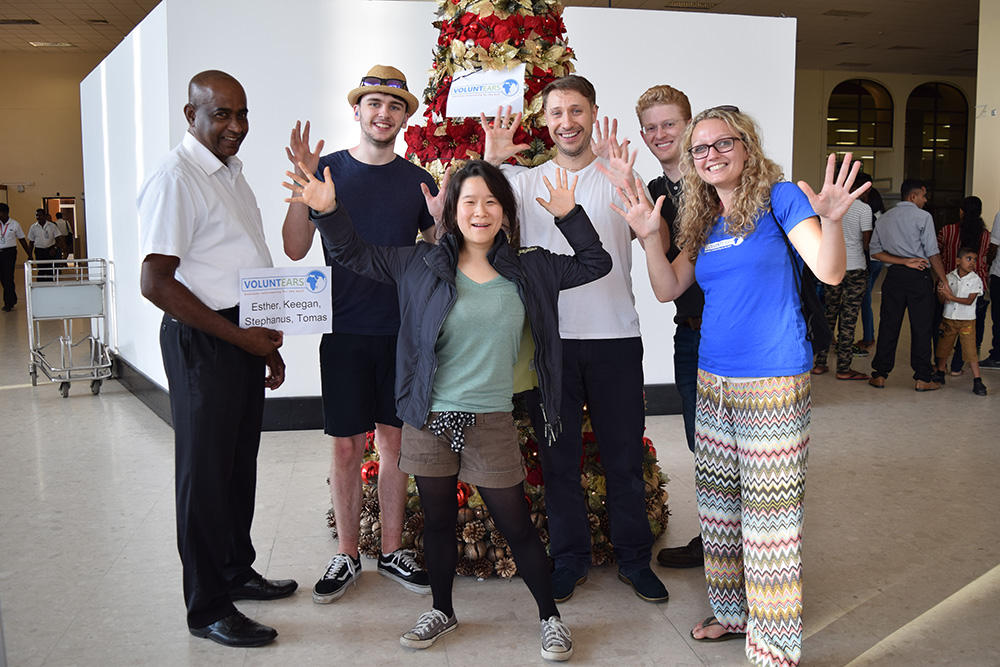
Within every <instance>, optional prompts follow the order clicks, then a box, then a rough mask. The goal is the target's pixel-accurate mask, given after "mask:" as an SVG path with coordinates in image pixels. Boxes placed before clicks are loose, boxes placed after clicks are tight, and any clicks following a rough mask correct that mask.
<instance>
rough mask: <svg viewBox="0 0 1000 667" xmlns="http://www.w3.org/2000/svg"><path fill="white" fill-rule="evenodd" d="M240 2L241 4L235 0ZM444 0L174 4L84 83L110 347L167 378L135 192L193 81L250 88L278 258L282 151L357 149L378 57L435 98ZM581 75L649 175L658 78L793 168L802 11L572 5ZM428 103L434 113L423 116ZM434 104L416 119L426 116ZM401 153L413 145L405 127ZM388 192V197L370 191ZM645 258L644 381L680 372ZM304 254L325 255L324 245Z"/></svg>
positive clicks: (293, 388)
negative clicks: (302, 140)
mask: <svg viewBox="0 0 1000 667" xmlns="http://www.w3.org/2000/svg"><path fill="white" fill-rule="evenodd" d="M234 8H238V11H236V10H234ZM435 8H436V4H435V3H431V2H381V1H370V2H368V1H364V0H338V1H337V2H329V1H328V0H289V2H286V3H281V4H280V5H278V4H275V3H273V2H270V1H269V0H243V2H240V3H238V4H234V3H232V2H223V1H222V0H198V1H196V0H164V2H163V3H162V4H160V5H159V6H158V7H157V8H156V9H155V10H154V11H153V12H152V13H150V14H149V16H147V17H146V19H145V20H144V21H143V22H142V23H141V24H139V26H137V27H136V29H135V30H134V31H133V32H132V33H131V34H130V35H129V36H128V37H127V38H126V39H125V40H124V41H123V42H122V44H121V45H120V46H119V47H118V48H117V49H115V51H113V52H112V53H111V54H110V55H109V56H108V57H107V59H105V60H104V62H103V63H102V64H101V65H100V66H99V67H98V68H97V69H96V70H94V71H93V72H92V73H91V74H90V75H89V76H88V77H87V78H86V79H85V80H84V81H83V83H82V84H81V87H80V88H81V96H82V107H83V119H82V123H83V140H84V143H83V146H84V176H85V186H86V206H87V219H88V221H89V225H88V229H89V234H90V238H89V248H88V251H89V254H90V256H92V257H105V258H107V259H108V260H109V262H110V263H111V280H112V282H113V290H112V292H113V294H114V299H115V303H114V309H113V319H112V334H111V335H112V340H111V341H109V342H110V344H111V346H112V348H113V349H116V350H117V353H118V355H119V356H120V357H122V358H123V359H125V360H126V361H127V362H128V363H129V364H130V365H131V366H133V367H134V368H136V369H137V370H139V371H140V372H142V373H143V374H145V375H146V376H148V377H149V378H151V379H152V380H153V381H154V382H156V383H158V384H159V385H160V386H166V380H165V376H164V374H163V368H162V363H161V361H160V354H159V342H158V329H159V320H160V317H161V313H160V311H159V310H158V309H157V308H156V307H154V306H153V305H152V304H150V303H148V302H147V301H145V299H143V297H142V296H141V294H140V293H139V265H140V262H141V260H142V258H141V257H140V251H139V238H138V227H137V221H136V218H137V214H136V208H135V198H136V193H137V192H138V188H139V185H140V184H141V183H142V180H143V177H144V175H145V173H146V171H147V170H148V169H150V168H151V167H152V165H153V164H155V162H156V161H157V160H158V159H160V157H162V156H163V155H164V154H165V153H166V152H167V151H169V150H170V148H171V147H172V146H174V145H175V144H176V143H177V142H178V141H180V139H181V137H182V136H183V133H184V132H185V131H186V127H187V126H186V122H185V120H184V116H183V107H184V103H185V101H186V96H187V82H188V80H189V79H190V78H191V76H192V75H194V74H196V73H197V72H200V71H202V70H206V69H221V70H225V71H227V72H229V73H230V74H232V75H233V76H235V77H236V78H237V79H239V80H240V81H241V82H242V83H243V86H244V87H245V89H246V91H247V98H248V104H249V107H250V134H249V135H248V137H247V139H246V140H245V142H244V143H243V147H242V149H241V150H240V158H241V159H242V160H243V161H244V163H245V174H246V176H247V180H248V181H249V182H250V185H251V187H253V189H254V191H255V193H256V195H257V201H258V204H259V205H260V209H261V213H262V216H263V219H264V227H265V230H264V231H265V233H266V235H267V239H268V243H269V245H270V248H271V254H272V256H273V257H274V260H275V264H276V265H279V266H281V265H288V264H291V262H290V260H288V259H287V258H286V257H285V255H284V253H283V251H282V249H281V223H282V220H283V218H284V212H285V204H284V203H283V202H282V199H283V198H284V196H285V190H284V189H283V188H281V186H280V184H279V183H280V181H281V180H282V175H283V173H284V171H285V169H286V168H287V160H286V158H285V155H284V146H286V145H287V142H288V135H289V132H290V130H291V128H292V126H293V125H294V123H295V121H296V120H298V119H303V120H305V119H310V120H311V121H312V127H313V130H312V136H313V138H314V140H315V139H318V138H323V139H325V140H326V142H327V143H326V148H327V150H337V149H340V148H347V147H350V146H353V145H354V144H356V143H357V140H358V129H357V125H356V124H355V123H354V120H353V115H352V114H351V112H350V107H349V106H348V104H347V101H346V96H347V92H348V91H349V90H350V89H351V88H353V87H354V86H356V85H357V82H358V80H359V79H360V77H361V76H362V75H363V74H365V73H366V72H367V70H368V69H369V68H370V67H371V66H372V65H374V64H376V63H380V64H392V65H395V66H397V67H399V68H400V69H402V70H403V71H404V72H405V73H406V75H407V78H408V80H409V82H410V89H411V90H412V91H413V92H414V94H416V95H417V97H418V98H419V97H421V96H422V91H423V89H424V87H425V86H426V85H427V75H426V72H427V69H428V67H429V66H430V63H431V49H432V47H433V45H434V44H435V43H436V40H437V31H436V29H435V28H434V27H433V26H432V25H431V22H432V21H433V20H434V18H435V15H434V10H435ZM565 23H566V27H567V35H568V38H569V42H570V45H571V46H572V47H573V49H574V50H575V51H576V54H577V58H578V60H577V69H578V73H579V74H582V75H584V76H586V77H587V78H589V79H590V80H591V81H592V82H593V83H594V85H595V86H596V88H597V91H598V104H599V106H600V111H601V113H602V114H608V115H610V116H614V117H617V118H618V119H619V128H620V129H619V135H620V136H628V137H630V138H631V139H632V140H633V141H632V143H633V146H634V147H636V148H637V149H638V150H639V151H640V155H639V160H638V163H637V169H638V171H639V172H640V173H641V174H642V175H643V177H644V178H646V179H647V180H649V179H651V178H653V177H655V176H657V175H658V172H659V165H658V163H656V161H655V160H654V159H653V158H652V157H651V156H650V155H649V153H648V151H647V150H646V148H645V146H643V145H642V141H641V138H640V137H639V130H638V122H637V121H636V118H635V111H634V109H635V100H636V99H637V98H638V96H639V95H640V94H641V93H642V92H643V91H644V90H645V89H646V88H648V87H649V86H651V85H654V84H658V83H669V84H671V85H673V86H675V87H677V88H680V89H681V90H684V91H685V92H686V93H687V94H688V96H689V97H690V99H691V103H692V107H693V108H694V109H695V110H696V111H697V110H698V109H701V108H704V107H708V106H714V105H718V104H736V105H738V106H740V107H741V108H742V109H744V110H745V111H748V112H749V113H751V114H753V115H754V116H755V117H756V118H757V119H758V121H759V122H760V123H761V125H762V127H763V131H764V141H765V148H766V150H767V152H768V154H769V155H770V156H771V157H772V158H773V159H775V160H776V161H778V162H779V163H781V164H782V165H783V166H784V167H785V169H786V173H788V172H789V171H790V169H791V155H792V146H791V142H792V112H793V94H794V70H795V21H794V19H771V18H759V17H744V16H728V15H717V14H696V13H671V12H658V11H640V10H611V9H593V8H568V9H567V10H566V12H565ZM421 111H422V110H421ZM421 111H418V113H417V114H416V115H415V116H414V117H413V119H412V121H413V122H416V123H419V122H421V121H422V117H421V116H420V113H421ZM397 150H398V152H400V153H402V152H403V151H404V150H405V146H404V144H403V140H402V137H400V139H399V143H398V144H397ZM373 196H377V193H373ZM636 250H637V252H636V253H635V266H634V269H633V283H634V285H635V288H636V289H635V292H636V300H637V305H638V308H639V315H640V321H641V326H642V332H643V340H644V345H645V349H646V358H645V375H646V383H647V384H667V383H671V382H672V381H673V362H672V356H671V355H672V343H671V340H672V336H673V331H674V325H673V321H672V318H673V314H674V309H673V306H672V305H669V304H667V305H664V304H659V303H657V302H656V301H655V299H654V298H653V296H652V293H651V290H650V289H649V285H648V280H647V278H646V269H645V264H644V262H643V258H642V253H641V251H639V250H638V245H637V246H636ZM303 263H308V264H310V265H320V264H322V263H323V258H322V253H321V251H320V248H319V244H318V242H317V243H315V244H314V247H313V249H312V251H311V252H310V254H309V255H308V257H307V258H306V259H305V260H303ZM318 343H319V337H318V336H301V337H288V338H286V339H285V345H284V347H283V348H282V353H283V355H284V357H285V360H286V363H287V365H288V372H287V377H288V379H287V381H286V383H285V385H284V386H283V387H282V388H281V389H280V390H279V391H278V392H275V394H274V395H275V396H289V397H291V396H318V395H319V393H320V385H319V368H318V361H317V359H318V355H317V348H318Z"/></svg>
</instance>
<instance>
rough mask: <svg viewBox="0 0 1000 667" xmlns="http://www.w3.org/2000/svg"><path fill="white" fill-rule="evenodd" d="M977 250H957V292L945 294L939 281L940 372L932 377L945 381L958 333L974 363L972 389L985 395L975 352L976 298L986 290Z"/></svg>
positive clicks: (952, 280) (953, 276) (953, 281)
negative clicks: (941, 314) (941, 312)
mask: <svg viewBox="0 0 1000 667" xmlns="http://www.w3.org/2000/svg"><path fill="white" fill-rule="evenodd" d="M976 257H977V255H976V251H975V250H972V249H971V248H962V249H960V250H959V251H958V266H957V268H956V269H955V270H954V271H952V272H951V273H949V274H948V275H947V276H946V277H947V278H948V286H949V287H950V288H951V292H952V294H953V295H954V296H945V293H944V289H943V287H944V285H943V284H941V285H938V298H939V299H941V302H942V303H944V319H943V320H942V321H941V337H940V338H939V339H938V346H937V358H938V365H937V372H936V373H935V374H934V376H933V378H932V381H933V382H940V383H941V384H944V375H945V369H946V368H947V367H948V354H949V353H950V352H951V350H952V349H954V346H955V337H956V336H958V340H959V342H960V344H961V345H962V357H963V358H964V359H969V366H971V367H972V377H973V380H972V393H974V394H975V395H976V396H985V395H986V385H984V384H983V380H982V378H980V377H979V361H978V360H979V357H978V355H977V354H976V306H975V303H976V299H977V298H978V297H979V295H980V294H982V293H983V281H982V279H981V278H980V277H979V276H978V275H976Z"/></svg>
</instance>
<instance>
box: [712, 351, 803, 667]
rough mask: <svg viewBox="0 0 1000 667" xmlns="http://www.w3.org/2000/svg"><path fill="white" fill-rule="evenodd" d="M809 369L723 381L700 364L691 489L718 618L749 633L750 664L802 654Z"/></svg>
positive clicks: (793, 659)
mask: <svg viewBox="0 0 1000 667" xmlns="http://www.w3.org/2000/svg"><path fill="white" fill-rule="evenodd" d="M809 410H810V383H809V374H808V373H803V374H802V375H795V376H791V377H769V378H738V379H734V378H723V377H720V376H717V375H714V374H712V373H708V372H706V371H703V370H700V369H699V370H698V399H697V412H696V418H695V489H696V495H697V499H698V515H699V519H700V521H701V535H702V540H703V542H704V547H705V579H706V580H707V582H708V599H709V603H710V604H711V606H712V611H713V612H714V613H715V617H716V618H717V619H718V620H719V623H721V624H722V626H723V627H725V628H726V630H728V631H730V632H746V633H747V641H746V653H747V658H748V659H749V660H750V661H751V662H752V663H754V664H756V665H762V666H768V667H770V666H778V665H780V666H790V665H798V664H799V660H800V658H801V655H802V499H803V496H804V493H805V481H806V459H807V454H808V449H809Z"/></svg>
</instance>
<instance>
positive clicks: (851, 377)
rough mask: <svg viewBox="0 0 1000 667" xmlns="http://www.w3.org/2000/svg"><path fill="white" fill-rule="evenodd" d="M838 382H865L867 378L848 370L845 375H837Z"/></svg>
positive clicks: (858, 372)
mask: <svg viewBox="0 0 1000 667" xmlns="http://www.w3.org/2000/svg"><path fill="white" fill-rule="evenodd" d="M837 379H838V380H867V379H868V376H867V375H866V374H864V373H862V372H860V371H855V370H850V371H847V372H846V373H837Z"/></svg>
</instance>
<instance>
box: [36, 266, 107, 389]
mask: <svg viewBox="0 0 1000 667" xmlns="http://www.w3.org/2000/svg"><path fill="white" fill-rule="evenodd" d="M25 266H26V270H25V287H26V291H27V293H28V345H29V347H30V348H31V350H30V355H31V356H30V360H29V361H28V373H29V374H30V375H31V384H32V385H35V384H37V380H38V371H39V370H41V372H42V373H43V374H45V376H46V377H47V378H48V379H49V381H50V382H58V383H59V393H60V394H62V395H63V398H65V397H67V396H69V386H70V383H71V382H74V381H81V380H82V381H87V380H89V381H90V393H92V394H94V395H95V396H96V395H97V394H99V393H100V392H101V382H102V380H104V379H106V378H110V377H111V353H110V352H109V351H108V348H107V346H106V345H105V344H104V341H106V340H108V321H107V298H106V297H107V295H106V289H107V284H108V282H107V276H108V272H107V262H105V261H104V260H103V259H82V260H81V259H77V260H38V261H30V262H28V263H27V264H26V265H25ZM74 319H76V320H89V324H90V333H88V334H87V335H85V336H83V337H82V338H81V339H80V340H78V341H76V342H73V320H74ZM55 321H62V333H61V334H59V335H57V336H56V337H55V338H53V339H51V340H49V341H48V342H47V343H44V344H42V343H41V342H40V341H41V340H42V328H43V325H42V323H43V322H55ZM46 328H47V329H49V331H48V334H49V335H51V329H50V328H49V327H46Z"/></svg>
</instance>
